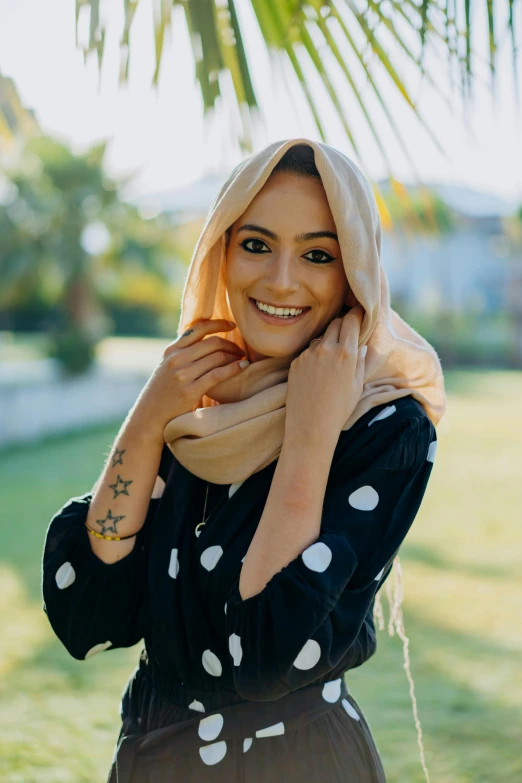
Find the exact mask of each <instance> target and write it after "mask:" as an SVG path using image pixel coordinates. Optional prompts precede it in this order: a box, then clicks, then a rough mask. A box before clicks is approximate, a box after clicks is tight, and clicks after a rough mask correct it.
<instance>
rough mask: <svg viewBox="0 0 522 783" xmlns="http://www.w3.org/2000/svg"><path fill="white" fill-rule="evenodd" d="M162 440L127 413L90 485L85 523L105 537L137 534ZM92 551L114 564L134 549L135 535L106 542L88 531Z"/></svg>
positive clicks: (149, 492)
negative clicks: (100, 468)
mask: <svg viewBox="0 0 522 783" xmlns="http://www.w3.org/2000/svg"><path fill="white" fill-rule="evenodd" d="M163 446H164V441H163V438H160V436H159V434H158V433H157V432H155V431H152V430H151V429H150V428H149V427H148V426H146V424H145V423H144V422H142V421H140V419H139V417H137V415H136V414H130V415H129V416H128V417H127V419H126V420H125V422H124V423H123V425H122V427H121V429H120V432H119V433H118V435H117V437H116V439H115V440H114V443H113V445H112V448H111V451H110V454H109V457H108V459H107V462H106V463H105V467H104V469H103V471H102V473H101V475H100V477H99V479H98V481H97V482H96V484H95V485H94V488H93V497H92V501H91V504H90V508H89V513H88V515H87V519H86V522H87V524H88V525H89V527H91V528H92V529H93V530H96V531H97V532H98V533H102V534H103V535H108V536H127V535H130V534H132V533H137V532H138V531H139V530H140V529H141V528H142V527H143V523H144V522H145V518H146V516H147V511H148V507H149V504H150V499H151V494H152V489H153V487H154V484H155V482H156V477H157V475H158V469H159V465H160V461H161V453H162V450H163ZM88 536H89V541H90V544H91V547H92V550H93V552H94V554H95V555H97V556H98V557H99V558H100V560H103V561H104V562H105V563H115V562H116V561H117V560H121V558H122V557H125V555H128V554H129V553H130V552H131V551H132V549H133V548H134V544H135V543H136V537H135V536H133V537H132V538H128V539H126V540H125V541H106V540H104V539H101V538H98V537H96V536H93V535H91V534H90V533H88Z"/></svg>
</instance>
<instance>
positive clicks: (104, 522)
mask: <svg viewBox="0 0 522 783" xmlns="http://www.w3.org/2000/svg"><path fill="white" fill-rule="evenodd" d="M122 519H125V514H123V515H122V516H121V517H113V515H112V512H111V510H110V509H109V511H108V513H107V516H106V517H105V519H97V520H96V522H97V523H98V525H101V527H102V529H101V532H102V535H105V533H107V532H111V533H116V535H118V531H117V529H116V525H117V524H118V522H121V520H122ZM108 522H111V523H112V524H110V525H109V524H107V523H108Z"/></svg>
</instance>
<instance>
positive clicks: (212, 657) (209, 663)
mask: <svg viewBox="0 0 522 783" xmlns="http://www.w3.org/2000/svg"><path fill="white" fill-rule="evenodd" d="M201 660H202V663H203V668H204V669H205V671H207V672H208V673H209V674H211V675H212V676H213V677H221V672H222V671H223V668H222V666H221V661H220V660H219V658H218V657H217V655H216V654H215V653H213V652H212V650H205V652H204V653H203V655H202V658H201Z"/></svg>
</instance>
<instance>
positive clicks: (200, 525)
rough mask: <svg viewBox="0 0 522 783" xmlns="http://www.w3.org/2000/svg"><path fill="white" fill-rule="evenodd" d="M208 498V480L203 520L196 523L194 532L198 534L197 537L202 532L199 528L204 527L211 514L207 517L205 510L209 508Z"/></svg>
mask: <svg viewBox="0 0 522 783" xmlns="http://www.w3.org/2000/svg"><path fill="white" fill-rule="evenodd" d="M207 498H208V481H207V490H206V492H205V505H204V507H203V521H202V522H198V524H197V525H196V529H195V530H194V532H195V534H196V537H199V534H200V532H201V530H199V528H201V527H203V525H206V524H207V522H208V517H209V516H210V514H209V515H208V517H207V518H206V519H205V511H206V510H207Z"/></svg>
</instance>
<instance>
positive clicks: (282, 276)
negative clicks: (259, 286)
mask: <svg viewBox="0 0 522 783" xmlns="http://www.w3.org/2000/svg"><path fill="white" fill-rule="evenodd" d="M267 285H268V287H270V288H271V289H272V291H282V292H283V291H284V292H287V291H295V290H297V289H298V288H299V282H298V281H297V280H296V275H295V269H294V265H293V263H292V261H291V259H290V258H283V257H280V258H279V259H278V260H277V261H276V263H274V264H273V265H272V266H271V267H270V269H269V272H268V276H267Z"/></svg>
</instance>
